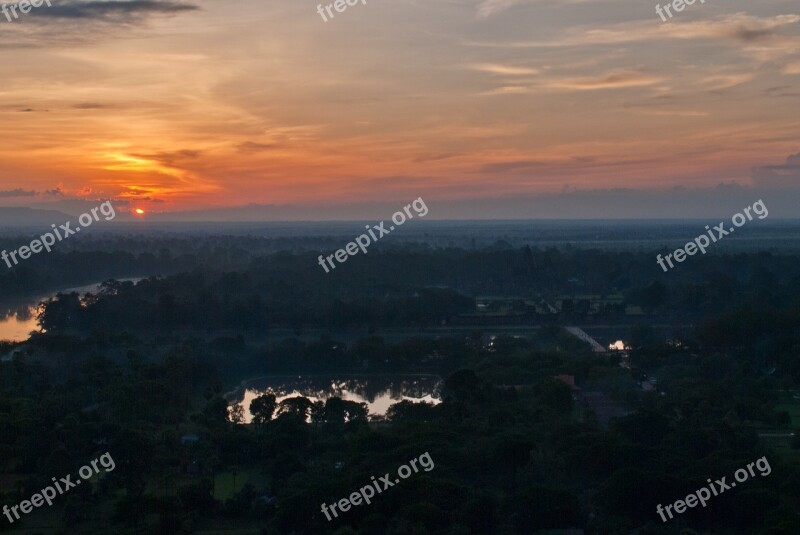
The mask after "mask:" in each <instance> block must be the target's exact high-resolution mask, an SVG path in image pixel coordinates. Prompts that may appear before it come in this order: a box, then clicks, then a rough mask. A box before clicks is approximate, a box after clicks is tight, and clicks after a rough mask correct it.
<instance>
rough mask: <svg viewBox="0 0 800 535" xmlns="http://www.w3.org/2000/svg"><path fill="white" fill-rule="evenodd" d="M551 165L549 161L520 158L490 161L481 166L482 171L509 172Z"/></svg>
mask: <svg viewBox="0 0 800 535" xmlns="http://www.w3.org/2000/svg"><path fill="white" fill-rule="evenodd" d="M547 165H551V164H549V163H548V162H541V161H537V160H519V161H513V162H498V163H490V164H486V165H483V166H481V168H480V170H481V172H482V173H508V172H512V171H524V170H525V169H535V168H540V167H545V166H547Z"/></svg>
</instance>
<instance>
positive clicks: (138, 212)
mask: <svg viewBox="0 0 800 535" xmlns="http://www.w3.org/2000/svg"><path fill="white" fill-rule="evenodd" d="M134 212H136V213H137V214H139V215H144V210H142V209H141V208H137V209H136V210H134Z"/></svg>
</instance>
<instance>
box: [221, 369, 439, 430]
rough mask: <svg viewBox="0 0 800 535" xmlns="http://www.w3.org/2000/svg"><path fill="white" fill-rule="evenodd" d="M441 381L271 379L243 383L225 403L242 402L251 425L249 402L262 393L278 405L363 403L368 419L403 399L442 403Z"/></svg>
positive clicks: (404, 378)
mask: <svg viewBox="0 0 800 535" xmlns="http://www.w3.org/2000/svg"><path fill="white" fill-rule="evenodd" d="M441 382H442V381H441V379H440V378H439V377H437V376H435V375H369V376H367V375H337V376H335V377H332V376H330V375H320V376H296V375H293V376H271V377H259V378H258V379H252V380H249V381H245V382H244V383H243V385H242V387H240V388H239V389H238V390H237V391H236V392H234V393H232V394H231V395H229V396H228V401H229V402H230V403H231V404H233V403H241V404H242V407H244V417H245V422H247V423H250V421H251V420H252V415H251V414H250V402H251V401H253V400H254V399H255V398H257V397H258V396H260V395H261V394H266V393H270V392H271V393H273V394H275V397H276V398H277V400H278V403H280V402H281V401H283V400H284V399H287V398H292V397H297V396H304V397H307V398H308V399H310V400H311V401H312V402H313V401H323V402H324V401H325V400H327V399H328V398H331V397H340V398H342V399H345V400H348V401H356V402H358V403H366V404H367V407H368V410H369V414H370V416H383V415H385V414H386V411H387V410H388V409H389V407H390V406H392V405H394V404H395V403H398V402H400V401H403V400H409V401H413V402H420V401H427V402H428V403H433V404H439V403H441V396H440V394H439V388H440V385H441Z"/></svg>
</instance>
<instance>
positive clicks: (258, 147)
mask: <svg viewBox="0 0 800 535" xmlns="http://www.w3.org/2000/svg"><path fill="white" fill-rule="evenodd" d="M276 146H277V145H275V144H274V143H255V142H253V141H245V142H244V143H239V144H238V145H237V146H236V148H237V149H239V152H245V153H255V152H263V151H265V150H270V149H273V148H275V147H276Z"/></svg>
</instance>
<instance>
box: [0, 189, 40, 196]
mask: <svg viewBox="0 0 800 535" xmlns="http://www.w3.org/2000/svg"><path fill="white" fill-rule="evenodd" d="M35 195H36V192H35V191H29V190H24V189H22V188H16V189H7V190H0V197H3V198H5V197H33V196H35Z"/></svg>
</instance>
